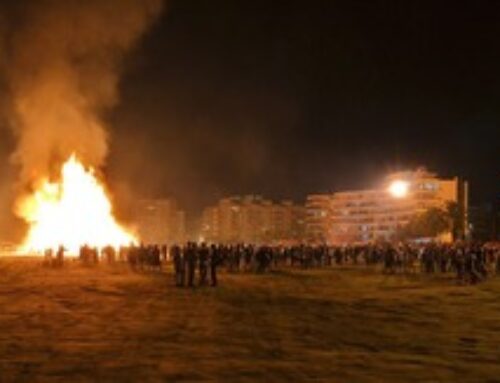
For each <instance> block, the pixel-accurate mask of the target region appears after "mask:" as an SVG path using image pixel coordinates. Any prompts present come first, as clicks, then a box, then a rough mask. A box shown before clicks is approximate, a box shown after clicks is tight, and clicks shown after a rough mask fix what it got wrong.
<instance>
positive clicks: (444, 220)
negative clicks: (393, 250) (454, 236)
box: [398, 208, 451, 239]
mask: <svg viewBox="0 0 500 383" xmlns="http://www.w3.org/2000/svg"><path fill="white" fill-rule="evenodd" d="M450 229H451V220H450V215H449V214H448V212H447V211H446V210H444V209H439V208H430V209H429V210H426V211H425V212H424V213H422V214H419V215H416V216H414V217H413V218H412V219H411V220H410V221H409V222H408V223H407V224H406V225H405V226H404V227H402V228H401V229H400V230H399V233H398V237H399V238H400V239H415V238H431V237H437V236H438V235H440V234H443V233H444V232H446V231H448V230H450Z"/></svg>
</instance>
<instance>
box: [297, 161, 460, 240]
mask: <svg viewBox="0 0 500 383" xmlns="http://www.w3.org/2000/svg"><path fill="white" fill-rule="evenodd" d="M467 195H468V190H467V183H466V182H463V181H460V180H459V179H458V178H452V179H442V178H438V177H437V175H436V174H435V173H431V172H428V171H427V170H425V169H423V168H418V169H416V170H415V171H406V172H397V173H392V174H390V175H389V176H387V178H386V179H385V180H384V182H383V183H382V184H381V185H380V186H379V187H378V188H375V189H367V190H353V191H343V192H337V193H332V194H324V195H313V196H310V197H308V199H307V202H306V209H307V217H308V219H307V225H306V233H307V235H306V236H307V238H308V240H309V241H310V242H320V243H329V244H347V243H369V242H374V241H383V240H391V239H393V238H394V237H395V235H396V234H397V232H398V231H399V229H401V228H402V227H404V226H405V225H406V224H407V223H408V222H409V221H410V219H411V218H412V217H414V216H416V215H418V214H420V213H423V212H425V211H426V210H428V209H430V208H440V209H446V208H447V205H448V204H449V203H457V204H460V206H461V208H462V210H463V212H464V218H463V219H464V221H465V220H467V210H468V206H467V199H468V196H467ZM464 227H467V224H466V222H464ZM445 237H447V238H445ZM445 237H443V238H442V239H443V240H449V239H451V233H448V234H447V235H446V236H445Z"/></svg>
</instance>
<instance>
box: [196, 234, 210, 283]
mask: <svg viewBox="0 0 500 383" xmlns="http://www.w3.org/2000/svg"><path fill="white" fill-rule="evenodd" d="M198 254H199V257H198V258H199V259H198V270H199V273H200V281H199V284H200V286H203V285H206V284H207V271H208V257H209V251H208V247H207V245H206V244H205V243H202V245H201V248H200V249H199V251H198Z"/></svg>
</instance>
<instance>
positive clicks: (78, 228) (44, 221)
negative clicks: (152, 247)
mask: <svg viewBox="0 0 500 383" xmlns="http://www.w3.org/2000/svg"><path fill="white" fill-rule="evenodd" d="M19 213H20V215H21V217H22V218H24V219H25V220H26V222H28V224H29V225H30V228H29V232H28V235H27V238H26V240H25V242H24V245H23V246H22V249H23V251H28V252H33V251H35V252H42V251H44V250H45V249H48V248H52V249H53V248H56V247H58V246H64V248H65V249H66V250H67V251H68V253H69V254H73V255H76V254H78V251H79V248H80V247H81V246H83V245H89V246H93V247H99V248H101V247H104V246H107V245H111V246H113V247H118V246H124V245H129V244H130V243H136V242H137V240H136V238H135V237H134V236H133V235H132V234H131V233H130V232H128V231H127V230H126V229H124V228H122V227H121V226H120V225H119V224H118V223H117V221H116V220H115V218H114V217H113V213H112V206H111V202H110V200H109V198H108V196H107V195H106V192H105V190H104V187H103V186H102V185H101V183H100V182H99V181H98V179H97V178H96V177H95V175H94V171H93V169H92V168H90V169H85V168H84V166H83V165H82V164H81V163H80V162H79V161H78V159H77V158H76V156H75V155H73V156H71V158H70V159H69V160H68V161H66V163H65V164H64V165H63V166H62V171H61V176H60V179H59V181H58V182H54V183H52V182H49V180H44V181H43V182H42V183H41V186H40V187H39V188H38V189H37V190H36V191H35V192H34V193H33V194H31V195H30V196H28V198H26V199H25V200H24V201H23V202H22V204H21V206H20V207H19Z"/></svg>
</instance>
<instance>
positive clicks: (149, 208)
mask: <svg viewBox="0 0 500 383" xmlns="http://www.w3.org/2000/svg"><path fill="white" fill-rule="evenodd" d="M134 215H135V222H136V225H137V229H138V234H139V238H140V241H141V242H143V243H146V244H163V243H181V242H183V241H184V240H185V230H186V228H185V226H186V223H185V220H186V218H185V213H184V212H183V211H182V210H180V209H179V208H178V207H177V204H176V203H175V201H173V200H170V199H142V200H139V201H138V202H137V204H136V206H135V214H134Z"/></svg>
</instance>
